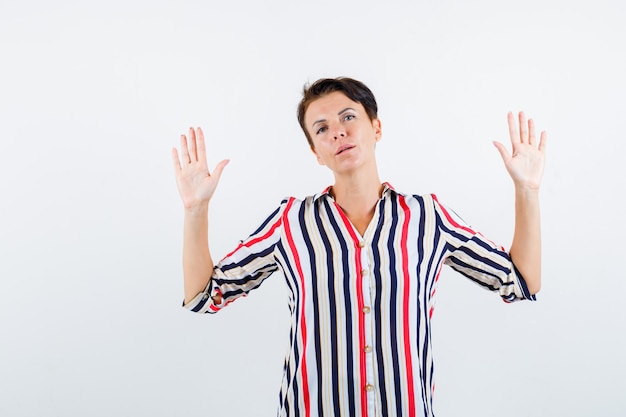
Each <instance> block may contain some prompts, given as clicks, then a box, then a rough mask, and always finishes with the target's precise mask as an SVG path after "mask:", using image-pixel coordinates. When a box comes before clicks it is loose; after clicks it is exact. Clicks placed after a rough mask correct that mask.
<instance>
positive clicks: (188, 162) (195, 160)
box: [172, 128, 228, 209]
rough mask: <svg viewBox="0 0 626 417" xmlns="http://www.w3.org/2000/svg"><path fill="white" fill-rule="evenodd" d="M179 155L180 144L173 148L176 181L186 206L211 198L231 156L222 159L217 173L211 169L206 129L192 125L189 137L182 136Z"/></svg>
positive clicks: (194, 205)
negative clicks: (208, 161) (207, 152)
mask: <svg viewBox="0 0 626 417" xmlns="http://www.w3.org/2000/svg"><path fill="white" fill-rule="evenodd" d="M180 150H181V155H180V157H179V155H178V151H177V149H176V148H173V149H172V161H173V163H174V172H175V174H176V185H177V186H178V192H179V193H180V197H181V199H182V200H183V205H184V206H185V208H186V209H190V208H194V207H198V206H201V205H203V204H206V203H208V202H209V200H210V199H211V197H212V196H213V193H214V192H215V189H216V188H217V184H218V182H219V180H220V177H221V175H222V171H223V169H224V167H225V166H226V164H228V160H227V159H225V160H223V161H220V162H219V163H218V164H217V166H216V167H215V170H214V171H213V174H211V173H210V172H209V169H208V167H207V159H206V147H205V145H204V134H203V133H202V129H200V128H197V129H196V130H195V131H194V129H193V128H189V139H187V137H186V136H185V135H181V136H180Z"/></svg>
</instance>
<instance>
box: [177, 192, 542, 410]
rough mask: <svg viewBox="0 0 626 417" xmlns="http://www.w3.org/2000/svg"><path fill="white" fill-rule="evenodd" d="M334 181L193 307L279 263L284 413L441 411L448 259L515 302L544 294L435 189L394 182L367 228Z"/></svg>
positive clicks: (242, 290) (205, 306)
mask: <svg viewBox="0 0 626 417" xmlns="http://www.w3.org/2000/svg"><path fill="white" fill-rule="evenodd" d="M329 191H330V187H329V188H328V189H326V190H325V191H324V192H322V193H320V194H317V195H314V196H310V197H307V198H305V199H304V200H299V199H296V198H293V197H290V198H287V199H285V200H283V201H282V202H281V204H280V206H279V208H277V209H276V210H275V211H274V212H273V213H272V214H271V215H270V216H269V217H268V218H267V219H266V220H265V221H264V222H263V223H262V224H261V226H260V227H259V228H258V229H257V230H256V231H255V232H254V233H252V235H250V236H249V237H248V238H247V239H246V240H243V241H241V243H240V244H239V246H238V247H237V248H236V249H235V250H234V251H232V252H231V253H229V254H228V255H226V257H224V258H223V259H222V260H221V261H220V262H219V263H218V264H217V265H216V267H215V272H214V274H213V277H212V279H211V280H210V282H209V284H208V286H207V288H206V289H205V291H204V292H202V293H200V294H198V295H197V296H196V297H195V298H194V299H193V300H192V301H191V302H189V303H187V305H186V306H185V307H186V308H188V309H190V310H191V311H194V312H198V313H215V312H217V311H219V310H220V309H222V308H223V307H225V306H226V305H228V304H229V303H231V302H232V301H234V300H236V299H237V298H239V297H240V296H243V295H246V294H247V293H249V292H250V291H251V290H253V289H255V288H257V287H258V286H259V285H261V283H262V282H263V281H264V280H265V279H266V278H267V277H268V276H270V275H271V274H272V273H273V272H276V271H280V272H282V274H283V275H284V277H285V280H286V283H287V286H288V288H289V291H288V293H289V309H290V312H291V332H290V349H289V351H288V354H287V357H286V358H285V364H284V373H283V379H282V386H281V390H280V395H279V410H278V415H279V416H281V417H282V416H297V417H311V416H324V417H342V416H343V417H345V416H362V417H382V416H406V417H413V416H429V417H430V416H433V415H434V414H433V410H432V398H433V390H434V380H433V357H432V351H431V318H432V314H433V306H434V298H435V292H436V288H437V280H438V278H439V274H440V272H441V269H442V267H443V265H449V266H450V267H452V268H453V269H455V270H456V271H458V272H460V273H461V274H463V275H464V276H466V277H467V278H469V279H470V280H472V281H474V282H476V283H477V284H480V285H481V286H482V287H484V288H487V289H489V290H491V291H494V292H497V293H499V294H500V296H501V297H502V299H503V300H504V301H506V302H511V301H515V300H521V299H531V300H534V299H535V297H534V295H531V294H530V293H529V291H528V289H527V287H526V284H525V282H524V280H523V279H522V277H521V276H520V275H519V273H518V272H517V270H516V268H515V267H514V265H513V264H512V262H511V259H510V256H509V254H508V253H507V252H506V251H505V250H504V248H502V247H499V246H496V245H494V244H493V243H492V242H490V241H489V240H487V239H485V238H484V237H483V236H482V235H481V234H480V233H477V232H476V231H474V230H473V229H472V228H470V227H469V226H467V225H466V224H465V223H464V222H463V221H462V220H461V219H460V218H459V217H458V216H457V215H456V214H455V213H454V212H452V211H451V210H448V209H446V208H445V207H444V206H443V205H442V204H440V203H439V201H438V200H437V197H436V196H435V195H424V196H418V195H406V194H402V193H399V192H397V191H395V190H394V189H393V188H392V187H391V186H390V185H389V184H387V183H386V184H385V187H384V191H383V193H382V197H381V199H380V200H379V201H378V203H377V206H376V209H375V213H374V216H373V218H372V221H371V222H370V224H369V226H368V228H367V229H366V231H365V233H364V235H363V236H361V235H360V234H359V232H358V231H357V230H356V228H355V227H354V226H353V225H352V224H351V222H350V220H349V219H348V217H347V216H346V214H345V213H344V212H343V211H342V209H341V208H340V207H339V206H338V205H337V204H336V202H335V201H334V199H333V197H332V196H331V194H330V193H329ZM218 294H219V295H220V296H221V302H220V304H216V303H215V302H214V300H213V298H212V297H213V296H216V295H218ZM217 300H218V301H219V297H218V298H217Z"/></svg>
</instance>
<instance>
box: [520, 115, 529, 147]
mask: <svg viewBox="0 0 626 417" xmlns="http://www.w3.org/2000/svg"><path fill="white" fill-rule="evenodd" d="M518 118H519V138H520V142H522V143H528V122H526V115H525V114H524V112H523V111H521V112H519V114H518Z"/></svg>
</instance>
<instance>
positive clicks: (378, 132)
mask: <svg viewBox="0 0 626 417" xmlns="http://www.w3.org/2000/svg"><path fill="white" fill-rule="evenodd" d="M372 127H373V128H374V134H375V139H376V142H378V141H379V140H380V139H381V138H382V136H383V128H382V124H381V122H380V119H379V118H376V119H374V120H372Z"/></svg>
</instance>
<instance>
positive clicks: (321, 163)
mask: <svg viewBox="0 0 626 417" xmlns="http://www.w3.org/2000/svg"><path fill="white" fill-rule="evenodd" d="M309 149H311V152H313V155H315V158H317V163H318V164H320V165H326V164H325V163H324V161H322V158H320V156H319V155H318V154H317V151H316V150H315V148H314V147H312V146H311V147H310V148H309Z"/></svg>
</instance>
